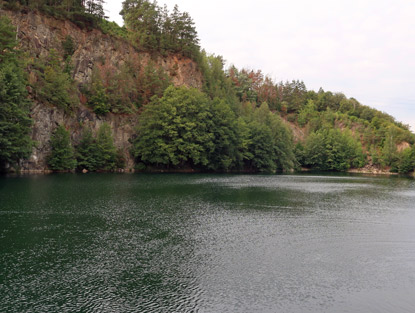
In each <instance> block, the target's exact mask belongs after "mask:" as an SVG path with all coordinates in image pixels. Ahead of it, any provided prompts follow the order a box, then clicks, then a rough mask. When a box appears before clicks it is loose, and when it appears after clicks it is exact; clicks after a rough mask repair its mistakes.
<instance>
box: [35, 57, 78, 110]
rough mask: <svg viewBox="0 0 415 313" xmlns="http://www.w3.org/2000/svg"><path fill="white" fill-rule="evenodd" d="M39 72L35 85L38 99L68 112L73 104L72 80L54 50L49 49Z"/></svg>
mask: <svg viewBox="0 0 415 313" xmlns="http://www.w3.org/2000/svg"><path fill="white" fill-rule="evenodd" d="M42 68H43V66H41V71H40V72H39V81H38V83H37V86H36V87H37V89H39V91H38V98H39V99H40V100H42V101H45V102H48V103H50V104H52V105H55V106H57V107H59V108H63V109H65V110H69V109H70V108H71V107H72V105H73V104H74V103H75V99H74V95H73V93H72V88H73V86H72V80H71V77H70V76H69V74H68V73H67V72H64V71H63V69H62V66H61V59H60V57H59V55H58V53H57V51H56V50H54V49H51V50H50V52H49V56H48V58H47V60H46V62H45V67H44V69H43V71H42Z"/></svg>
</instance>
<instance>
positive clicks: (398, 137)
mask: <svg viewBox="0 0 415 313" xmlns="http://www.w3.org/2000/svg"><path fill="white" fill-rule="evenodd" d="M29 2H30V1H26V4H25V5H29ZM39 3H40V2H39ZM45 3H47V4H48V5H52V6H53V5H56V6H57V5H58V4H59V3H60V5H62V4H63V3H64V2H60V1H49V2H48V1H45ZM71 3H78V4H79V5H82V6H84V10H85V5H87V3H82V2H79V1H78V2H76V1H74V2H71ZM31 5H33V3H32V4H31ZM69 11H70V10H69ZM123 15H124V19H125V20H126V24H127V27H128V28H129V29H128V32H129V36H130V39H131V40H136V45H137V47H138V46H140V47H141V48H143V49H144V48H146V49H149V50H151V49H153V51H158V53H165V52H166V51H167V52H168V51H170V52H174V51H176V52H177V51H179V49H182V48H183V47H185V46H186V45H185V44H183V42H181V43H180V40H182V39H184V38H186V36H184V35H179V37H175V36H176V34H177V29H180V27H184V25H187V26H186V27H188V29H189V30H190V32H191V33H193V34H194V35H195V34H196V32H195V30H194V29H193V22H192V21H191V19H190V17H188V15H187V14H185V13H180V12H179V11H178V9H177V7H176V8H175V9H174V11H173V12H172V13H169V12H168V11H167V9H166V8H160V7H159V6H158V5H157V3H156V2H149V1H138V0H129V1H124V3H123ZM181 20H183V21H184V22H180V23H179V21H181ZM127 21H128V22H127ZM174 21H175V22H174ZM186 21H187V22H186ZM176 23H177V24H180V25H181V26H180V27H179V28H177V27H178V26H177V27H176V26H174V25H175V24H176ZM175 27H176V28H175ZM175 29H176V30H175ZM1 32H2V36H1V37H0V44H1V45H2V46H1V50H0V51H1V53H0V62H1V63H0V72H1V75H0V81H3V82H6V81H7V82H8V83H7V84H6V83H3V84H2V85H0V89H2V93H1V94H0V97H1V98H0V99H1V102H2V104H3V103H7V105H9V106H11V107H13V109H7V110H6V109H4V108H6V106H5V105H2V108H1V109H2V110H3V111H2V115H0V117H1V121H2V123H3V124H1V125H6V121H8V120H13V118H15V119H17V120H19V121H20V122H19V123H18V125H17V126H18V128H19V129H18V130H16V129H15V130H13V131H11V130H10V129H11V128H10V129H9V130H7V129H8V128H7V127H12V125H11V123H10V125H9V126H2V128H0V130H1V131H2V137H1V145H2V149H1V154H2V155H1V158H0V162H1V166H2V167H3V168H4V167H5V166H9V165H10V164H18V162H19V160H20V159H22V158H26V157H28V156H29V154H30V150H31V148H32V146H33V143H32V142H31V140H30V136H29V133H30V125H31V122H30V118H29V114H28V112H29V111H28V110H29V107H30V99H29V98H28V94H27V91H26V88H25V87H26V86H27V85H31V87H32V92H31V98H34V99H36V100H37V101H40V102H43V103H48V104H49V105H54V106H57V107H60V108H61V109H64V110H67V111H68V112H71V111H73V110H74V108H76V107H77V106H79V105H81V102H82V104H85V105H87V106H89V107H90V108H91V110H93V111H94V112H95V113H96V114H98V115H105V114H109V113H112V114H120V113H122V114H132V115H135V116H136V118H137V119H138V122H139V123H138V124H139V126H138V128H137V130H136V134H135V136H133V138H131V144H132V149H131V151H129V153H131V155H132V156H134V158H135V160H136V164H137V168H138V169H140V170H145V169H146V170H155V169H169V170H176V169H197V170H202V171H225V172H228V171H250V172H258V171H261V172H274V171H277V170H290V169H298V168H300V167H306V168H310V169H318V170H334V171H344V170H347V169H349V168H353V167H362V166H365V165H366V164H370V165H375V166H378V167H381V168H386V169H390V170H392V171H396V172H401V173H405V172H409V171H412V170H413V169H414V167H415V150H414V148H413V144H414V142H415V136H414V134H413V133H411V132H410V131H409V127H408V126H407V125H403V124H402V123H399V122H397V121H395V119H394V118H393V117H391V116H390V115H388V114H386V113H383V112H379V111H377V110H375V109H372V108H370V107H367V106H364V105H362V104H360V103H359V102H358V101H357V100H356V99H354V98H347V97H346V96H345V95H343V94H341V93H332V92H330V91H324V90H323V89H320V90H318V91H313V90H307V88H306V86H305V84H304V83H303V82H302V81H299V80H297V81H291V82H275V81H274V80H273V79H271V78H270V77H268V76H266V75H264V74H262V72H261V71H255V70H249V69H237V68H236V67H234V66H231V67H229V68H227V69H225V65H224V64H225V62H224V60H223V58H222V57H220V56H215V55H208V54H207V53H205V52H204V51H199V50H197V51H198V52H197V54H198V64H199V68H200V70H201V72H202V75H203V86H202V89H201V90H196V89H192V88H186V87H174V86H172V85H171V81H170V80H169V75H168V74H167V73H166V72H165V71H164V70H163V69H161V68H159V67H157V66H155V64H154V63H152V62H151V61H150V62H148V63H147V64H143V65H142V66H141V67H140V68H136V67H135V66H133V64H140V62H137V60H131V62H130V61H129V60H127V62H125V64H124V65H123V66H121V67H120V68H118V69H115V70H114V69H112V68H109V67H108V68H107V65H106V64H105V62H102V63H101V64H99V62H98V63H97V64H96V66H95V68H94V71H93V75H92V76H93V77H92V79H91V81H90V83H89V84H87V85H84V86H78V85H77V84H76V82H74V81H73V79H72V76H73V75H72V72H71V71H72V68H71V61H70V57H71V55H72V54H73V52H74V49H75V47H74V42H73V40H72V38H71V37H70V36H68V37H67V38H66V40H65V41H64V42H63V46H62V52H61V54H60V53H59V52H58V51H54V50H51V51H50V54H49V56H46V57H43V58H40V59H37V60H35V61H34V62H33V61H31V62H26V64H25V65H23V64H22V63H19V62H18V61H17V60H18V59H19V58H18V57H17V54H18V51H17V50H16V48H15V47H16V41H15V38H16V36H15V33H14V31H13V28H12V27H11V24H10V21H7V20H6V19H5V18H3V19H2V24H1ZM179 33H180V32H179ZM164 36H166V37H164ZM190 37H191V36H190ZM190 37H189V38H190ZM174 45H177V50H176V48H174ZM182 45H183V47H182ZM189 45H193V46H192V49H196V48H197V49H199V48H198V46H197V37H193V39H191V40H190V41H189ZM169 47H170V48H169ZM183 49H184V48H183ZM163 51H164V52H163ZM183 51H184V50H181V52H183ZM195 51H196V50H195ZM25 66H26V68H27V67H28V68H29V69H30V71H31V72H32V73H35V74H36V76H37V79H36V80H35V81H34V82H28V81H27V79H26V75H25V73H24V70H23V69H25ZM172 70H174V69H172ZM10 82H13V83H10ZM6 89H7V90H6ZM6 95H7V96H6ZM79 95H80V96H81V98H82V99H83V100H82V101H81V98H80V97H78V96H79ZM15 104H16V105H15ZM13 105H14V106H13ZM7 114H9V115H7ZM10 114H11V115H10ZM11 116H13V117H11ZM288 125H290V127H289V126H288ZM17 126H13V127H17ZM292 129H297V131H300V132H301V133H302V135H301V136H298V135H297V138H296V139H295V140H294V136H293V134H292ZM63 130H64V129H60V130H59V132H58V131H57V130H56V132H57V133H56V134H55V133H54V135H53V136H55V135H56V138H55V137H52V140H51V145H52V146H56V149H57V151H59V150H62V151H63V152H62V151H61V152H62V153H57V154H55V155H54V156H53V157H52V156H51V157H50V159H49V162H50V163H49V166H50V167H51V168H52V169H54V170H68V169H73V168H77V169H78V170H82V169H87V170H91V171H94V170H104V169H105V170H113V169H114V168H116V165H114V164H121V163H122V162H121V163H120V162H118V161H119V160H120V159H122V158H120V154H117V153H115V154H114V149H113V148H111V149H109V150H111V151H112V152H111V153H109V154H108V155H111V157H103V158H102V157H101V156H99V154H101V152H100V153H98V152H97V154H96V155H95V156H94V151H95V150H96V151H98V150H99V149H100V148H99V147H100V146H102V144H101V143H100V142H99V140H98V137H99V136H98V134H96V136H98V137H94V134H92V133H91V132H89V134H88V132H86V133H85V136H83V138H82V139H81V143H82V142H83V143H84V144H83V145H82V144H80V142H76V143H71V142H70V140H68V139H67V138H66V137H65V136H63V133H64V131H63ZM102 132H103V131H102ZM59 134H60V136H58V135H59ZM109 135H110V131H108V129H107V130H106V136H107V138H109ZM13 136H14V137H13ZM64 137H65V138H66V139H65V140H64V139H62V138H64ZM4 138H7V140H6V139H4ZM13 138H14V139H13ZM59 138H60V139H59ZM60 141H62V142H63V146H65V147H66V148H65V149H62V147H61V148H59V147H60V146H59V144H58V142H60ZM65 142H66V143H65ZM107 142H110V140H107ZM68 143H69V144H68ZM404 143H406V144H409V145H410V147H409V148H406V149H403V150H402V149H401V150H398V145H401V144H404ZM108 146H111V145H108ZM68 147H69V148H68ZM71 147H75V150H73V149H74V148H71ZM13 149H14V150H13ZM56 149H55V148H53V147H52V151H55V150H56ZM88 149H89V150H88ZM91 149H92V150H91ZM84 150H85V151H88V152H87V153H83V152H82V151H84ZM104 150H105V149H104ZM65 151H66V152H65ZM70 151H72V152H70ZM65 154H66V156H64V155H65ZM104 154H105V153H104ZM82 155H84V156H85V158H83V156H82ZM117 155H118V156H117ZM87 156H93V160H89V161H88V160H87ZM60 158H61V159H62V160H66V159H70V160H75V163H73V162H72V161H71V162H72V163H71V162H69V163H68V164H69V165H65V166H62V165H59V164H61V163H60V161H59V159H60ZM108 158H109V159H111V160H112V161H111V162H110V164H111V165H103V163H102V162H101V161H97V160H100V159H108ZM116 160H118V161H116ZM117 162H118V163H117ZM63 163H65V162H63ZM74 164H76V165H74ZM88 164H89V165H88ZM73 166H75V167H73Z"/></svg>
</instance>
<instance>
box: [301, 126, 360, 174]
mask: <svg viewBox="0 0 415 313" xmlns="http://www.w3.org/2000/svg"><path fill="white" fill-rule="evenodd" d="M301 153H302V158H303V165H304V166H306V167H311V168H314V169H319V170H329V171H345V170H347V169H349V168H351V167H362V166H364V164H365V157H364V154H363V149H362V145H361V143H360V142H359V141H358V140H356V139H354V138H353V136H352V134H351V133H350V132H347V131H345V132H342V131H340V130H339V129H336V128H331V129H322V130H320V131H318V132H315V133H312V134H310V136H309V137H308V138H307V139H306V142H305V144H304V150H303V151H301Z"/></svg>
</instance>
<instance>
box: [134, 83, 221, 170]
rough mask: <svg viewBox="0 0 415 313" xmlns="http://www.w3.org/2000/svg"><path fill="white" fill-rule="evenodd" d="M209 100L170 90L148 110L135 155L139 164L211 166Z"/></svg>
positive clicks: (193, 91)
mask: <svg viewBox="0 0 415 313" xmlns="http://www.w3.org/2000/svg"><path fill="white" fill-rule="evenodd" d="M210 119H211V113H210V112H209V100H208V98H207V97H206V96H205V95H203V94H202V93H201V92H200V91H198V90H196V89H188V88H186V87H180V88H175V87H169V88H167V89H166V91H165V92H164V95H163V97H162V98H161V99H154V101H153V102H152V103H150V104H149V105H147V106H146V108H145V110H144V112H143V113H142V115H141V118H140V124H139V128H138V132H137V137H136V138H135V139H134V140H133V150H132V154H133V155H134V157H135V158H136V160H137V162H138V163H140V162H142V163H144V164H149V165H154V166H164V167H166V168H170V167H183V166H193V165H202V166H206V165H207V164H208V157H207V156H208V154H209V151H212V150H213V148H214V147H213V144H212V139H213V134H212V133H210V132H209V131H208V130H209V129H208V124H207V122H208V121H210Z"/></svg>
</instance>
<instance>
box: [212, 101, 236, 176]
mask: <svg viewBox="0 0 415 313" xmlns="http://www.w3.org/2000/svg"><path fill="white" fill-rule="evenodd" d="M210 115H211V116H212V119H211V121H210V125H209V129H210V130H211V132H212V144H213V149H211V150H210V151H209V156H208V158H209V163H208V165H207V168H208V169H210V170H214V171H228V170H230V169H235V168H239V167H240V165H241V163H242V154H241V152H240V151H239V147H240V145H241V138H240V134H239V133H238V127H237V119H236V116H235V113H234V112H233V111H232V110H231V108H230V105H229V104H228V103H226V102H225V101H224V100H220V99H218V98H216V99H214V100H213V102H212V104H211V106H210ZM207 122H208V123H209V121H207Z"/></svg>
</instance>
